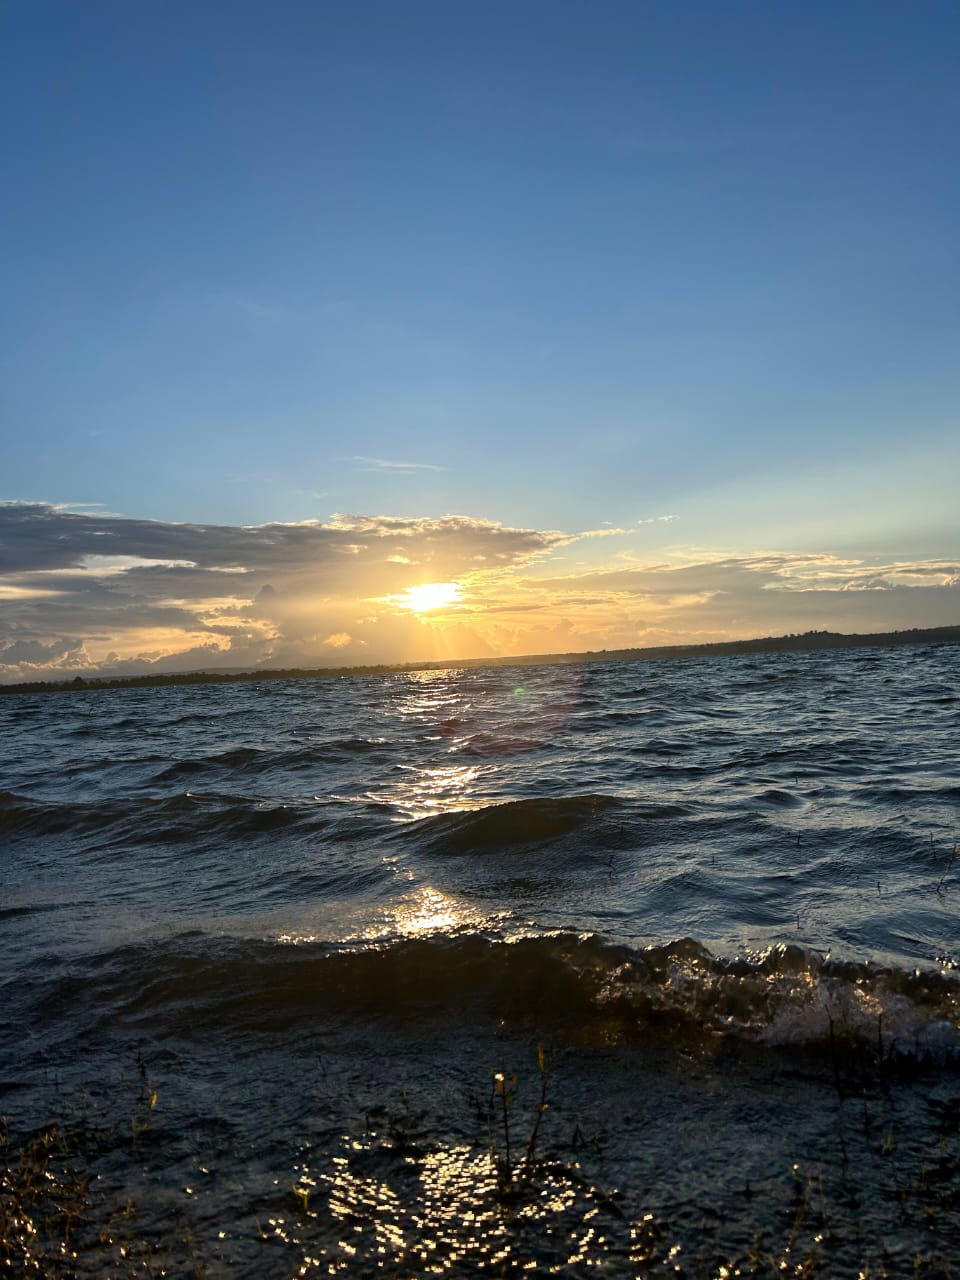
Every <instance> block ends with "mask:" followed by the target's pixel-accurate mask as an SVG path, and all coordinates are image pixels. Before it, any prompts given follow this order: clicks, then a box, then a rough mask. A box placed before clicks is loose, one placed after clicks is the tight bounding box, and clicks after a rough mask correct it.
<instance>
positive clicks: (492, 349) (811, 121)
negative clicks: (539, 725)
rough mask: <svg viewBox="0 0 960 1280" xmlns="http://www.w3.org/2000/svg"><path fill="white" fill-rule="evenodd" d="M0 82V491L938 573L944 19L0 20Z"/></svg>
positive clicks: (889, 12) (949, 275)
mask: <svg viewBox="0 0 960 1280" xmlns="http://www.w3.org/2000/svg"><path fill="white" fill-rule="evenodd" d="M0 60H2V65H0V131H2V146H3V155H4V177H5V187H6V192H7V194H6V195H5V197H4V201H3V205H2V210H0V219H2V237H0V258H2V263H0V271H2V278H3V281H4V287H3V300H2V303H0V308H2V318H0V325H2V335H3V342H2V345H0V433H2V437H0V438H2V468H0V498H4V499H6V500H7V501H8V502H20V503H23V502H36V503H45V504H51V505H52V506H53V507H54V508H55V509H57V510H62V509H63V508H64V507H69V508H71V509H79V507H80V504H90V505H89V506H88V507H87V508H86V509H87V510H88V511H89V510H93V511H101V512H107V513H113V514H115V515H117V516H120V517H124V518H127V519H129V520H130V521H133V522H137V521H142V520H153V521H157V522H161V523H162V522H184V521H186V522H191V523H194V524H197V525H204V526H208V525H209V526H217V527H221V526H222V527H228V526H229V527H235V526H241V525H261V524H270V523H279V524H285V523H290V522H297V521H304V520H313V521H318V522H320V523H321V524H327V523H329V522H330V519H331V516H332V515H333V513H342V512H347V513H352V514H357V515H363V516H376V517H382V518H384V519H387V520H389V519H395V518H402V519H406V520H410V521H417V520H420V521H430V520H436V519H437V518H439V517H441V516H444V515H445V514H448V513H452V514H456V515H459V516H462V517H465V518H468V519H470V520H473V521H475V522H477V523H476V528H477V529H481V528H483V527H485V525H484V523H483V522H499V523H501V524H503V525H504V526H506V527H507V528H509V529H515V530H536V531H561V532H564V533H566V534H574V533H582V532H585V531H596V532H602V531H606V532H608V533H609V530H611V529H618V530H623V532H622V533H613V534H609V536H607V537H602V538H601V537H592V538H586V539H583V540H581V541H580V542H578V543H576V544H569V545H568V544H564V545H563V547H559V546H552V550H550V551H549V552H547V551H543V552H542V553H538V555H537V556H536V557H535V558H534V561H533V562H531V564H530V565H528V569H527V570H526V572H528V573H531V574H533V576H535V577H536V576H538V575H539V576H540V577H544V578H545V577H551V576H553V577H555V576H556V572H557V571H558V569H559V568H561V567H564V564H565V569H566V572H567V573H568V574H570V573H573V572H574V571H575V570H577V569H578V568H579V570H584V571H586V569H590V570H591V571H593V570H595V569H600V568H606V569H613V568H616V567H618V566H622V564H623V563H629V564H631V565H640V566H641V567H649V565H650V564H652V563H653V562H654V561H657V562H663V563H669V564H671V565H683V564H691V563H695V562H697V563H699V562H704V563H705V562H707V561H709V560H713V561H716V560H718V559H720V558H722V557H723V556H729V555H736V556H740V557H750V556H756V555H758V554H759V553H761V552H769V551H776V552H781V553H785V554H791V555H793V554H795V555H811V554H816V555H823V556H835V557H841V558H846V559H847V560H849V561H851V562H853V561H856V562H857V563H860V564H862V565H865V566H870V565H881V566H886V567H887V568H889V567H890V566H895V565H900V564H904V563H907V562H911V563H912V562H914V561H916V562H918V563H919V561H921V560H922V561H924V562H928V561H929V562H931V563H932V562H936V563H937V564H942V565H943V566H944V567H945V569H949V568H950V564H949V562H950V561H951V559H954V558H955V557H957V555H958V553H960V547H958V545H957V543H958V537H957V528H958V521H957V517H956V493H955V486H956V481H957V478H958V477H960V444H958V440H960V431H958V430H957V425H958V424H957V421H956V419H957V404H958V383H960V360H958V358H957V352H958V342H957V339H958V330H960V325H958V320H960V290H958V271H957V235H956V213H957V209H958V208H960V166H958V163H957V160H958V156H957V150H958V147H957V142H956V139H957V138H958V137H960V90H958V85H960V74H958V72H960V9H958V8H957V6H956V5H955V4H952V3H951V4H947V3H939V4H938V3H929V4H913V3H901V4H887V3H871V4H861V3H839V2H837V0H832V2H831V3H816V2H813V0H807V2H805V3H779V4H774V3H763V4H761V3H730V4H719V3H710V4H694V3H685V2H684V0H671V2H670V3H666V2H664V3H655V4H644V3H639V2H635V3H612V2H608V3H604V2H602V0H601V2H599V3H590V4H587V3H583V4H580V3H564V2H563V0H558V2H555V3H533V2H527V3H516V2H514V3H510V4H501V3H495V2H494V3H491V2H489V0H485V2H484V3H483V4H479V3H469V4H468V3H463V4H458V3H442V4H441V3H436V4H434V3H417V2H416V0H412V2H411V3H407V4H397V3H382V4H381V3H363V2H362V0H361V2H358V3H350V4H346V3H343V4H334V3H315V2H310V3H307V2H303V3H301V2H296V3H290V2H287V3H285V2H284V0H278V2H272V3H270V4H266V3H262V2H261V3H256V4H254V3H248V2H246V0H229V2H227V0H205V2H204V3H179V2H177V0H170V2H168V3H155V2H148V0H137V2H135V3H131V2H130V0H123V2H118V3H106V2H103V0H87V3H83V4H80V3H69V4H68V3H58V2H54V0H49V2H48V0H29V2H27V0H7V3H5V4H4V5H2V7H0ZM665 516H670V517H671V519H669V520H667V519H658V518H657V517H665ZM18 527H19V526H18ZM52 527H53V526H52V524H51V525H50V528H51V529H52ZM460 527H462V526H460ZM130 530H131V537H132V538H133V539H134V540H135V538H134V526H133V525H131V526H130ZM12 545H13V544H10V546H11V547H12ZM551 545H552V544H551ZM477 554H483V553H482V552H478V553H477ZM544 556H546V557H547V559H546V560H545V559H544ZM560 556H563V557H564V562H558V557H560ZM411 559H413V558H411ZM476 563H481V562H479V561H478V562H476ZM18 565H19V561H18V560H17V558H16V556H14V555H13V554H12V552H11V559H10V562H9V564H8V566H7V567H8V568H10V569H11V570H13V569H17V566H18ZM3 567H4V566H3V564H2V561H0V570H2V569H3ZM94 567H95V566H94ZM75 568H78V569H81V568H85V569H86V570H88V571H89V570H91V568H92V567H91V566H90V565H89V564H86V563H84V564H81V565H78V566H75ZM463 571H464V570H462V567H461V569H459V570H458V572H463ZM113 577H114V579H115V578H116V574H114V575H113ZM18 581H19V580H18ZM10 582H11V583H13V586H14V587H17V589H18V590H20V589H22V584H19V586H18V582H14V580H13V579H10ZM261 585H262V584H261ZM943 585H945V586H946V588H947V589H948V590H951V591H952V590H953V588H952V587H950V585H949V574H947V578H946V579H945V580H944V584H943ZM11 589H12V588H11ZM131 590H132V587H131ZM9 598H10V600H13V599H14V597H13V596H12V595H11V596H10V597H9ZM20 598H21V597H20V596H18V597H17V599H20ZM941 603H942V599H938V610H939V608H940V605H941ZM913 604H914V605H916V606H917V610H918V612H917V618H916V625H924V624H925V623H926V622H927V621H934V620H939V615H938V616H937V618H936V619H935V618H934V617H933V614H931V613H930V612H929V610H927V609H926V606H925V605H924V606H923V607H920V605H921V602H920V599H919V597H915V598H914V599H913ZM871 607H873V606H871ZM11 608H12V606H11ZM354 612H356V609H354ZM361 612H362V610H361ZM894 612H895V613H896V616H897V618H900V616H901V614H903V613H904V612H906V615H907V616H908V617H909V616H910V610H909V609H907V610H905V609H904V608H903V606H902V602H901V603H900V604H898V608H897V610H895V611H894ZM947 612H948V613H949V610H948V611H947ZM349 613H350V610H349V609H346V610H345V613H344V617H346V615H347V614H349ZM741 613H742V610H741ZM954 613H955V615H956V616H955V617H954V619H953V620H955V621H960V610H956V609H954ZM9 616H10V611H9V610H8V617H9ZM338 616H339V615H338ZM784 616H785V617H786V615H784ZM838 616H839V613H838ZM891 616H893V615H892V614H891ZM737 617H738V618H740V615H739V614H738V615H737ZM751 617H755V621H756V625H757V626H760V627H761V629H765V628H766V621H765V620H764V618H763V617H762V616H761V614H760V613H757V614H756V615H751ZM14 621H15V622H16V623H17V627H18V628H19V629H16V628H15V629H13V630H11V631H10V633H9V637H8V639H7V641H4V640H3V638H2V637H0V643H5V642H6V643H13V641H14V640H17V641H18V642H19V641H23V642H24V643H27V642H28V638H29V643H37V644H41V645H44V644H46V645H48V646H49V645H50V644H53V643H54V640H55V637H54V635H53V632H52V631H44V630H43V629H42V627H40V629H38V626H39V624H38V623H37V622H36V620H35V619H34V620H32V621H29V622H28V621H27V619H26V618H25V616H24V617H20V616H19V615H18V619H15V620H14ZM420 621H421V623H422V619H421V620H420ZM461 623H462V619H461V620H460V621H459V622H456V625H461ZM688 623H689V626H688V628H687V629H688V630H689V631H690V633H691V634H692V633H693V632H694V631H698V632H704V631H709V632H710V633H711V634H713V633H714V632H715V633H716V638H723V636H724V635H727V634H732V633H733V631H735V630H736V628H737V627H746V630H747V631H750V630H751V623H750V621H749V619H748V620H747V621H744V620H743V618H740V620H739V621H737V622H734V621H732V620H731V619H730V618H728V619H727V621H726V622H725V623H723V625H720V623H718V622H716V621H714V622H713V623H710V624H708V625H706V626H698V625H697V623H696V619H695V618H694V617H693V614H689V616H688ZM8 625H9V626H11V627H13V625H14V624H13V623H8ZM58 625H60V626H61V629H62V627H63V625H65V624H64V623H63V620H62V619H61V620H60V622H59V623H58ZM438 625H439V615H438V618H437V619H435V620H434V630H436V626H438ZM452 625H454V623H451V626H452ZM673 625H674V624H673V623H671V626H673ZM811 625H820V620H819V619H815V620H814V622H813V623H812V624H811ZM337 626H338V628H339V629H338V630H336V631H335V632H334V633H331V634H338V635H339V634H351V631H350V626H349V619H347V621H343V620H342V619H341V622H338V624H337ZM631 628H633V630H634V631H636V630H637V625H636V619H634V620H633V621H632V622H629V623H628V622H626V621H625V622H624V623H623V624H622V626H620V628H619V630H618V631H617V635H621V633H622V635H623V636H626V635H628V634H632V632H631ZM323 630H324V628H323V626H320V627H319V628H318V630H317V632H316V633H315V634H316V635H317V636H319V635H320V632H322V631H323ZM423 630H424V628H423V626H422V625H421V628H420V632H419V633H417V634H421V633H422V632H423ZM674 630H675V631H676V634H677V635H678V636H679V635H680V634H681V631H680V630H677V629H676V627H674ZM642 632H643V628H642V627H641V628H640V629H639V631H638V634H640V633H642ZM601 633H602V635H603V636H605V637H606V638H612V636H613V634H614V633H613V632H612V631H609V630H606V631H605V630H603V628H602V627H601V628H600V629H599V630H598V629H597V628H594V631H589V628H588V629H587V630H584V632H583V636H592V635H594V634H596V635H601ZM524 634H526V633H524V631H523V627H522V626H521V625H520V624H519V623H518V629H517V632H516V637H515V640H514V641H511V642H510V643H515V644H516V645H519V650H520V651H524V646H523V644H522V642H521V641H522V636H523V635H524ZM664 634H666V633H664ZM684 634H685V632H684ZM10 637H12V639H11V638H10ZM62 638H63V637H62V636H61V639H62ZM658 638H659V637H657V636H655V635H653V633H652V632H651V638H650V642H654V641H655V640H656V639H658ZM73 639H74V640H75V639H77V636H76V635H74V636H73ZM541 639H542V640H543V642H544V643H547V642H548V641H547V640H546V639H544V638H543V637H541ZM640 642H642V640H641V641H640ZM57 643H59V641H58V642H57ZM131 643H132V641H131ZM158 643H159V642H158ZM304 643H306V642H304ZM322 643H323V642H322V638H321V640H318V641H317V644H321V645H322ZM485 643H486V642H485ZM490 643H492V644H493V647H494V648H496V647H498V645H499V644H506V643H507V642H506V641H505V640H504V639H503V637H501V639H500V640H499V641H495V640H491V641H490ZM550 643H553V641H550ZM183 644H186V641H183ZM164 645H167V646H168V647H169V646H170V645H172V646H173V648H170V654H171V655H172V654H173V653H174V652H175V651H176V644H175V642H174V641H173V640H171V639H169V637H168V639H167V640H166V641H164V642H163V644H161V645H160V648H159V649H157V648H152V649H149V650H143V651H141V650H137V649H136V645H135V644H133V647H132V648H131V647H129V646H128V645H127V644H126V642H124V641H123V640H122V638H121V640H118V643H117V644H116V645H115V646H114V650H113V651H114V652H115V653H118V654H121V655H127V654H129V655H133V654H140V653H141V652H142V654H144V655H146V654H151V655H154V656H152V657H151V656H143V657H142V659H141V658H138V659H137V660H142V661H144V662H155V661H157V660H158V658H157V656H156V655H157V654H160V656H161V657H163V656H164V655H163V654H162V653H161V650H162V649H163V647H164ZM308 647H309V646H308ZM342 647H343V649H344V650H346V649H349V648H350V646H348V645H344V646H342ZM414 647H415V646H414ZM461 647H466V648H469V647H470V641H468V640H464V641H463V644H462V646H461ZM584 647H589V646H587V645H585V646H584ZM598 647H599V646H598ZM16 652H18V653H19V652H21V650H17V651H16ZM87 652H89V650H88V651H87ZM279 652H280V650H279V649H277V650H275V651H274V653H275V654H277V653H279ZM304 652H306V650H304ZM317 652H320V650H319V649H318V650H317ZM234 656H235V655H234ZM348 656H351V657H354V658H356V657H357V654H354V653H351V654H350V655H348ZM427 656H429V655H427ZM462 656H466V655H465V654H464V655H462ZM131 660H133V659H132V658H131ZM91 661H99V659H94V658H91ZM17 670H18V673H19V670H20V669H19V668H18V669H17Z"/></svg>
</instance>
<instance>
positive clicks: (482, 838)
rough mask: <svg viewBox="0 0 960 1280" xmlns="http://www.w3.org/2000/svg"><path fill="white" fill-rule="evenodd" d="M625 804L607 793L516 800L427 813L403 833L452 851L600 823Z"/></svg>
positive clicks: (539, 838)
mask: <svg viewBox="0 0 960 1280" xmlns="http://www.w3.org/2000/svg"><path fill="white" fill-rule="evenodd" d="M622 805H623V801H621V800H619V799H617V798H616V797H614V796H603V795H585V796H561V797H555V798H550V797H535V798H530V799H526V800H511V801H507V802H506V803H504V804H494V805H485V806H484V807H482V808H479V809H468V810H459V811H457V812H454V813H441V814H437V815H435V816H432V817H429V818H422V819H420V820H419V821H418V822H417V823H415V824H411V827H407V828H403V829H401V832H400V833H399V834H400V835H401V837H402V838H409V836H410V835H411V834H413V835H414V836H415V838H416V839H417V840H422V841H423V842H424V845H425V846H426V847H432V848H433V849H443V850H447V851H449V852H464V851H468V850H471V849H478V848H480V849H484V848H485V849H496V848H504V847H509V846H514V845H518V844H535V843H540V842H545V841H554V840H557V839H558V838H559V837H562V836H565V835H569V834H570V833H571V832H575V831H579V830H580V829H581V828H582V827H585V826H589V825H593V824H596V823H597V822H598V820H600V819H602V818H603V816H604V815H606V814H609V813H610V812H611V811H613V810H616V809H619V808H621V807H622Z"/></svg>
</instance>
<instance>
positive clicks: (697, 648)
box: [0, 626, 960, 694]
mask: <svg viewBox="0 0 960 1280" xmlns="http://www.w3.org/2000/svg"><path fill="white" fill-rule="evenodd" d="M902 644H960V626H956V627H914V628H912V629H911V630H909V631H882V632H876V633H873V634H867V635H856V634H852V635H844V634H843V633H842V632H839V631H805V632H803V634H801V635H786V636H761V637H758V638H756V639H754V640H726V641H722V642H719V643H717V644H675V645H661V646H659V647H655V648H646V649H589V650H587V651H586V652H585V653H531V654H525V655H523V656H521V657H509V658H463V659H461V660H460V661H458V662H451V661H449V660H447V659H444V660H441V661H437V662H404V663H394V664H389V663H387V664H379V665H376V666H366V667H259V668H257V669H256V670H249V669H246V670H226V671H173V672H149V673H147V674H146V675H139V676H123V675H103V676H74V677H73V679H71V680H31V681H28V682H26V683H19V684H0V694H4V693H69V692H76V691H78V690H80V689H84V690H86V689H145V688H162V687H164V686H165V685H181V684H229V683H234V684H239V683H243V682H249V681H262V680H321V679H331V678H334V677H345V676H367V675H386V674H391V673H393V672H403V671H442V670H445V669H462V668H464V667H539V666H547V665H558V664H562V663H568V664H573V663H587V662H643V661H651V660H654V659H657V658H712V657H723V656H726V655H731V654H744V653H795V652H803V651H807V650H811V649H854V648H857V649H863V648H882V647H885V646H889V645H902Z"/></svg>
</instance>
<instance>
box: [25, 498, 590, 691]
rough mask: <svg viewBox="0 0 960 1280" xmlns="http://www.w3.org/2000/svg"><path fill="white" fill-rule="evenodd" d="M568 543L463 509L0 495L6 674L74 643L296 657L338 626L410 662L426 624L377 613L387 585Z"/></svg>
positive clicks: (170, 659)
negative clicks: (176, 519) (186, 517)
mask: <svg viewBox="0 0 960 1280" xmlns="http://www.w3.org/2000/svg"><path fill="white" fill-rule="evenodd" d="M569 541H571V535H569V534H566V533H561V532H559V531H550V530H548V531H542V530H536V529H515V528H509V527H507V526H505V525H502V524H499V523H497V522H496V521H490V520H479V519H474V518H471V517H468V516H460V515H449V516H444V517H441V518H431V519H417V518H403V517H394V516H376V515H338V516H336V517H334V518H333V519H332V520H331V521H329V522H328V523H326V524H323V523H320V522H318V521H313V520H309V521H302V522H299V523H296V524H278V523H276V524H266V525H257V526H226V525H201V524H174V523H165V522H162V521H152V520H137V519H125V518H122V517H118V516H114V515H107V514H103V513H98V512H90V511H86V512H77V511H67V510H64V509H62V508H60V507H57V506H54V505H52V504H47V503H13V502H7V503H2V504H0V598H3V601H4V610H3V614H2V617H0V655H5V656H4V657H3V665H4V670H5V674H6V677H7V678H10V679H16V678H23V679H28V678H33V677H35V676H36V675H37V674H38V673H43V672H47V673H49V674H51V675H55V674H56V673H57V671H58V670H60V669H61V668H63V667H64V665H65V664H67V663H68V662H69V663H73V662H74V659H75V656H76V655H77V654H81V651H82V655H83V660H84V661H86V662H87V663H88V665H89V666H91V667H92V668H93V667H102V666H103V665H104V664H105V663H106V661H107V657H108V655H109V654H114V655H117V662H119V663H129V662H131V661H133V662H138V663H140V664H141V665H142V664H144V663H146V664H148V665H149V664H154V665H155V664H163V665H170V664H176V665H177V666H178V667H179V666H180V665H181V664H182V661H183V658H184V655H185V654H187V653H194V654H195V655H198V656H199V657H200V658H201V659H202V660H203V662H204V664H205V665H211V664H217V663H218V664H221V665H234V666H235V665H238V664H239V663H241V662H243V663H247V664H250V665H253V664H256V663H258V662H271V663H274V664H277V663H283V662H290V663H291V664H292V663H294V662H296V663H302V662H309V661H310V660H311V659H313V660H318V656H319V655H322V654H323V653H324V651H325V650H326V651H327V652H328V653H329V650H330V648H334V649H338V648H347V645H346V644H340V645H336V644H332V643H329V642H330V638H331V637H338V636H347V637H353V640H352V641H351V643H352V644H356V645H359V644H363V645H364V646H366V648H368V649H370V651H371V652H376V654H377V656H376V658H373V657H371V659H370V660H371V661H374V660H376V661H393V660H406V659H408V658H409V659H413V658H416V657H418V656H422V654H421V653H420V650H421V649H422V648H423V646H424V641H425V640H427V639H428V638H429V637H427V636H425V635H424V634H422V630H421V629H420V628H419V625H418V622H417V620H416V619H410V620H407V621H406V622H404V623H403V624H399V623H397V622H396V620H392V621H391V620H390V619H389V618H387V617H386V616H385V612H386V613H389V610H386V611H385V609H384V606H383V604H382V600H383V598H384V597H388V596H390V595H392V594H397V593H399V592H402V591H404V590H405V589H407V588H408V587H410V586H414V585H417V584H418V583H420V582H423V581H429V582H446V581H451V580H454V579H459V578H462V577H463V576H464V575H467V574H470V573H474V572H476V569H477V565H478V564H482V565H483V566H485V568H486V571H487V572H488V573H491V574H492V573H496V572H504V571H516V570H518V569H520V568H522V567H524V566H526V565H528V564H529V563H530V562H531V561H532V560H533V559H535V558H537V557H540V556H543V555H545V554H547V553H549V552H550V551H551V550H552V549H553V548H554V547H557V546H560V545H563V544H565V543H567V542H569ZM401 548H402V550H401ZM371 601H374V602H376V601H380V603H379V604H377V603H374V604H373V605H372V606H371ZM364 615H366V616H367V617H368V618H369V621H368V622H366V623H365V624H364V625H365V627H366V629H367V632H368V634H367V635H358V634H357V626H356V621H357V619H358V617H363V616H364ZM23 645H27V646H31V645H32V646H40V647H39V648H37V647H32V648H31V647H22V646H23ZM428 647H429V646H428ZM117 662H115V663H114V664H113V665H117Z"/></svg>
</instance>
